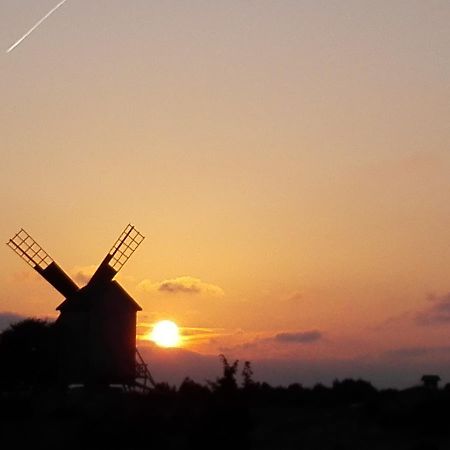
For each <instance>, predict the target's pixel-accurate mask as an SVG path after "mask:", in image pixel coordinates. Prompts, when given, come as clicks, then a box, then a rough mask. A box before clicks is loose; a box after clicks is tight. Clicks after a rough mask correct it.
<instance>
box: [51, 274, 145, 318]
mask: <svg viewBox="0 0 450 450" xmlns="http://www.w3.org/2000/svg"><path fill="white" fill-rule="evenodd" d="M113 303H115V304H117V303H121V304H122V305H126V306H127V307H129V308H131V309H134V310H135V311H141V310H142V308H141V307H140V306H139V304H138V303H137V302H136V301H135V300H134V299H133V297H131V295H130V294H128V292H127V291H126V290H125V289H124V288H123V287H122V286H121V285H120V284H119V283H118V282H117V281H111V282H109V283H107V284H106V285H103V286H102V287H101V288H98V287H95V288H92V287H91V286H89V285H87V286H85V287H83V288H81V289H80V290H79V291H78V292H77V293H76V294H74V295H73V296H70V297H68V298H66V299H65V300H64V301H63V302H62V303H61V304H60V305H58V307H57V308H56V309H57V310H58V311H61V312H62V311H69V310H71V311H88V310H91V309H94V308H99V307H100V308H101V307H102V306H104V307H110V306H112V305H113Z"/></svg>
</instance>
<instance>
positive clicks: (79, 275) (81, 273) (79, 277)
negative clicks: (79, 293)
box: [70, 266, 97, 285]
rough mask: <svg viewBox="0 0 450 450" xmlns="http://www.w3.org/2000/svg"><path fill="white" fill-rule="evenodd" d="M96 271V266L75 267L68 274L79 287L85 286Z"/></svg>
mask: <svg viewBox="0 0 450 450" xmlns="http://www.w3.org/2000/svg"><path fill="white" fill-rule="evenodd" d="M96 270H97V266H75V267H74V268H73V269H72V270H71V271H70V273H71V274H72V279H73V280H74V281H75V282H76V283H78V284H81V285H85V284H87V283H88V281H89V280H90V279H91V277H92V275H94V272H95V271H96Z"/></svg>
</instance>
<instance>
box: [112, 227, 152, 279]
mask: <svg viewBox="0 0 450 450" xmlns="http://www.w3.org/2000/svg"><path fill="white" fill-rule="evenodd" d="M144 239H145V236H144V235H142V234H141V233H140V232H139V231H138V230H136V228H135V227H134V226H133V225H131V224H128V225H127V226H126V227H125V230H123V232H122V234H121V235H120V237H119V239H117V241H116V243H115V244H114V245H113V246H112V248H111V250H110V251H109V255H110V256H111V259H110V261H109V263H108V265H109V266H110V267H112V268H113V269H114V270H115V271H116V272H118V271H119V270H120V269H121V268H122V267H123V265H124V264H125V263H126V262H127V261H128V260H129V259H130V257H131V255H132V254H133V253H134V252H135V251H136V249H137V248H138V247H139V246H140V245H141V243H142V241H143V240H144Z"/></svg>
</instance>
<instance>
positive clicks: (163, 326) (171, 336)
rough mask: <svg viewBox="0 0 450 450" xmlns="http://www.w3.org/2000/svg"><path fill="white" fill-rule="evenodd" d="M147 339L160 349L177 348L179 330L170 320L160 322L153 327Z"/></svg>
mask: <svg viewBox="0 0 450 450" xmlns="http://www.w3.org/2000/svg"><path fill="white" fill-rule="evenodd" d="M149 339H150V340H151V341H153V342H154V343H155V344H156V345H158V346H160V347H178V346H179V345H180V343H181V337H180V330H179V328H178V326H177V325H176V323H174V322H172V321H171V320H162V321H161V322H157V323H156V324H155V325H154V326H153V330H152V332H151V333H150V335H149Z"/></svg>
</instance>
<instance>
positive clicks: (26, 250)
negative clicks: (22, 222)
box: [6, 228, 54, 270]
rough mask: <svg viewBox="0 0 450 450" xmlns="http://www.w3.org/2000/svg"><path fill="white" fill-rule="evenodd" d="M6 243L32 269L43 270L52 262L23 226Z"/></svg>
mask: <svg viewBox="0 0 450 450" xmlns="http://www.w3.org/2000/svg"><path fill="white" fill-rule="evenodd" d="M6 245H8V247H10V248H11V249H12V250H13V251H14V252H15V253H17V254H18V255H19V256H20V257H21V258H22V259H23V260H24V261H25V262H26V263H27V264H29V265H30V266H31V267H32V268H33V269H36V268H39V269H41V270H45V269H46V268H47V267H48V266H49V265H50V264H51V263H52V262H54V261H53V258H52V257H51V256H50V255H49V254H48V253H47V252H46V251H45V250H44V249H43V248H42V247H41V246H40V245H39V244H38V243H37V242H36V241H35V240H34V239H33V238H32V237H31V236H30V235H29V234H28V233H27V232H26V231H25V230H24V229H23V228H21V229H20V231H19V232H18V233H17V234H15V235H14V237H13V238H11V239H10V240H9V241H8V242H7V243H6Z"/></svg>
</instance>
